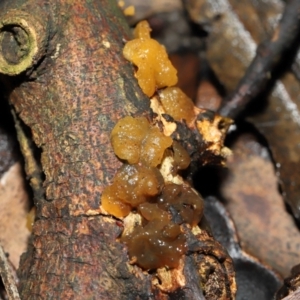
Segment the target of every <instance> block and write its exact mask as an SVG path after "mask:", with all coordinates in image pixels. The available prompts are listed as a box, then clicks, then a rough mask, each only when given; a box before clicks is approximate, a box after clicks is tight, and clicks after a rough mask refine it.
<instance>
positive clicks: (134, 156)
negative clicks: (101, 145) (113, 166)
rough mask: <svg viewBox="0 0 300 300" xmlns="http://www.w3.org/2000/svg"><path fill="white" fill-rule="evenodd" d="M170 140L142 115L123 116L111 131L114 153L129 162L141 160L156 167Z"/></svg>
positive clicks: (170, 142) (170, 143)
mask: <svg viewBox="0 0 300 300" xmlns="http://www.w3.org/2000/svg"><path fill="white" fill-rule="evenodd" d="M172 142H173V141H172V139H171V138H170V137H167V136H165V135H164V134H163V133H162V132H161V131H160V130H159V129H158V128H157V127H150V124H149V122H148V121H147V119H146V118H143V117H141V118H133V117H130V116H128V117H125V118H124V119H121V120H120V121H119V122H118V123H117V124H116V126H115V127H114V129H113V130H112V133H111V143H112V146H113V149H114V152H115V154H116V155H117V156H118V157H119V158H120V159H123V160H126V161H127V162H128V163H129V164H135V163H138V162H139V161H140V160H141V161H142V162H144V163H145V165H148V166H151V167H156V166H157V165H158V164H160V162H161V160H162V157H163V154H164V152H165V150H166V149H167V148H168V147H170V146H171V145H172Z"/></svg>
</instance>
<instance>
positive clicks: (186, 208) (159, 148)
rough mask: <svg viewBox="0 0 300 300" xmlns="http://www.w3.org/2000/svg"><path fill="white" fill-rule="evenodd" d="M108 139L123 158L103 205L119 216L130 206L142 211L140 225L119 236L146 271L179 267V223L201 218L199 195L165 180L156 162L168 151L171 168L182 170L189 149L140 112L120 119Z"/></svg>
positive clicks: (181, 251) (181, 242)
mask: <svg viewBox="0 0 300 300" xmlns="http://www.w3.org/2000/svg"><path fill="white" fill-rule="evenodd" d="M111 142H112V145H113V149H114V151H115V153H116V155H117V156H118V157H119V158H121V159H123V160H125V161H126V162H127V163H126V164H124V165H123V166H122V167H121V168H120V169H119V170H118V171H117V173H116V175H115V177H114V180H113V183H112V185H110V186H108V187H107V188H106V189H105V190H104V192H103V194H102V198H101V202H102V207H103V208H104V209H105V210H106V212H108V213H109V214H111V215H113V216H115V217H118V218H122V217H126V216H127V215H128V214H129V213H130V212H131V211H132V210H135V211H136V212H138V213H139V214H140V215H141V217H142V225H137V226H135V228H134V229H133V230H132V231H131V232H129V233H126V235H123V236H122V237H121V241H122V242H124V243H125V244H126V245H127V246H128V253H129V256H130V257H131V258H132V261H133V262H135V263H136V264H138V265H139V266H140V267H142V268H144V269H147V270H148V269H156V268H160V267H164V266H168V267H170V268H174V267H177V266H178V264H179V261H180V258H181V256H182V255H183V254H184V253H185V252H186V245H185V242H186V239H185V236H184V234H183V233H182V232H181V228H180V225H181V224H183V223H187V224H189V225H190V226H196V225H197V224H198V223H199V221H200V220H201V218H202V214H203V200H202V198H201V197H200V196H199V195H198V194H197V193H196V192H195V191H194V190H193V189H191V188H190V187H188V186H183V185H176V184H172V183H165V182H164V179H163V177H162V175H161V173H160V171H159V169H158V168H157V166H159V165H160V164H161V162H162V159H163V157H164V155H172V156H173V160H174V170H175V171H176V170H183V169H185V168H187V167H188V166H189V164H190V157H189V155H188V153H187V151H186V150H185V149H184V147H182V146H181V145H180V144H179V143H178V142H176V141H173V140H172V139H171V138H170V137H167V136H165V135H164V134H163V133H162V132H161V131H160V129H159V128H158V127H155V126H153V125H151V124H150V123H149V122H148V120H147V119H146V118H143V117H140V118H133V117H130V116H127V117H125V118H123V119H121V120H119V122H118V123H117V124H116V126H115V127H114V129H113V130H112V133H111ZM166 150H167V152H166ZM166 153H167V154H166Z"/></svg>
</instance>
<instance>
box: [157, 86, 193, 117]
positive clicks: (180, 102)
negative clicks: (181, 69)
mask: <svg viewBox="0 0 300 300" xmlns="http://www.w3.org/2000/svg"><path fill="white" fill-rule="evenodd" d="M159 96H160V101H161V103H162V105H163V107H164V109H165V111H166V113H167V114H168V115H170V116H171V117H172V118H174V120H176V121H181V120H185V121H186V122H187V123H190V122H192V121H193V120H194V119H195V112H194V103H193V101H192V100H191V99H190V98H189V97H188V96H187V95H186V94H185V93H184V92H183V91H182V90H181V89H180V88H178V87H168V88H166V89H163V90H161V91H159Z"/></svg>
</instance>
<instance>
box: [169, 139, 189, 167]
mask: <svg viewBox="0 0 300 300" xmlns="http://www.w3.org/2000/svg"><path fill="white" fill-rule="evenodd" d="M172 148H173V152H174V156H173V157H174V162H175V167H176V168H177V169H178V170H184V169H186V168H187V167H188V166H189V165H190V163H191V158H190V156H189V154H188V152H187V151H186V150H185V149H184V147H182V146H181V145H180V143H178V142H176V141H173V146H172Z"/></svg>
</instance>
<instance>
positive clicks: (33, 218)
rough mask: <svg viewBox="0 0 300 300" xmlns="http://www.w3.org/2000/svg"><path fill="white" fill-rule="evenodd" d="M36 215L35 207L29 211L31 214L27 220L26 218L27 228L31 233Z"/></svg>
mask: <svg viewBox="0 0 300 300" xmlns="http://www.w3.org/2000/svg"><path fill="white" fill-rule="evenodd" d="M35 215H36V207H35V206H33V207H32V208H31V210H30V211H29V213H28V214H27V218H26V227H27V229H28V230H29V231H30V232H32V227H33V223H34V220H35Z"/></svg>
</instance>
